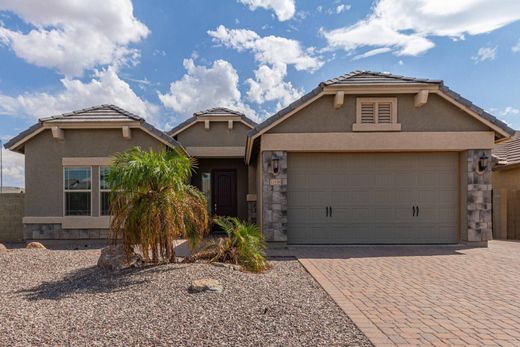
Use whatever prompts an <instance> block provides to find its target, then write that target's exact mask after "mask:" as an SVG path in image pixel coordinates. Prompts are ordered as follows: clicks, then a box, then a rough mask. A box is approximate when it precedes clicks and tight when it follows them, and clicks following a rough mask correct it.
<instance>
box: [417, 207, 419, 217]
mask: <svg viewBox="0 0 520 347" xmlns="http://www.w3.org/2000/svg"><path fill="white" fill-rule="evenodd" d="M417 217H419V205H417Z"/></svg>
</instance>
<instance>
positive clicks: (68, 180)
mask: <svg viewBox="0 0 520 347" xmlns="http://www.w3.org/2000/svg"><path fill="white" fill-rule="evenodd" d="M91 171H92V170H91V168H90V167H65V168H64V173H63V179H64V182H63V183H64V190H65V204H64V205H65V211H64V212H65V215H66V216H90V215H91V193H92V191H91V189H92V185H91V177H92V172H91Z"/></svg>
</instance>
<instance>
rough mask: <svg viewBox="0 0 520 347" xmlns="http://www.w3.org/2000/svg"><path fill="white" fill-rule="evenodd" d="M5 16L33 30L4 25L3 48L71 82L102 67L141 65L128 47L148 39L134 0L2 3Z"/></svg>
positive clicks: (1, 28)
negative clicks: (134, 9)
mask: <svg viewBox="0 0 520 347" xmlns="http://www.w3.org/2000/svg"><path fill="white" fill-rule="evenodd" d="M0 11H7V12H11V13H14V14H16V15H17V16H19V17H20V18H21V19H22V20H23V21H24V22H26V23H28V24H29V25H30V26H31V29H30V31H28V32H22V31H17V30H13V29H9V28H7V27H5V26H4V25H2V24H1V23H0V44H2V43H3V44H4V45H7V46H8V47H10V48H11V49H12V50H13V52H14V53H15V54H16V55H17V56H18V57H20V58H22V59H24V60H25V61H27V62H28V63H30V64H34V65H37V66H42V67H47V68H51V69H55V70H57V71H59V72H60V73H62V74H64V75H66V76H68V77H75V76H80V75H82V73H83V71H84V70H85V69H89V68H93V67H96V66H98V65H113V66H114V65H119V64H134V63H136V61H137V59H138V58H139V51H138V50H137V49H135V48H130V47H129V45H130V44H132V43H136V42H139V41H140V40H142V39H143V38H145V37H146V36H147V35H148V34H149V30H148V28H147V27H146V26H145V25H144V24H143V23H141V22H140V21H139V20H137V19H136V18H135V17H134V15H133V7H132V3H131V1H130V0H90V1H61V0H47V1H40V0H27V1H18V0H0Z"/></svg>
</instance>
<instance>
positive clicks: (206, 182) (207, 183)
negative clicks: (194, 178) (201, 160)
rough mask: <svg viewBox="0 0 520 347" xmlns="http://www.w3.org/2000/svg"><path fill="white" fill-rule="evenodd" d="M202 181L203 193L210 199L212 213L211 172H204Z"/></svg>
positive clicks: (209, 208)
mask: <svg viewBox="0 0 520 347" xmlns="http://www.w3.org/2000/svg"><path fill="white" fill-rule="evenodd" d="M201 181H202V184H201V186H202V187H201V188H202V189H201V190H202V194H204V196H205V197H206V200H207V201H208V213H209V214H210V215H211V173H209V172H203V173H202V175H201Z"/></svg>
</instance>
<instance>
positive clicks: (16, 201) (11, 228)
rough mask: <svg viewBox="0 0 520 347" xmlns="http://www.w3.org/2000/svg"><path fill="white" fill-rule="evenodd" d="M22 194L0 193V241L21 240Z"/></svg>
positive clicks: (23, 195)
mask: <svg viewBox="0 0 520 347" xmlns="http://www.w3.org/2000/svg"><path fill="white" fill-rule="evenodd" d="M24 199H25V194H23V193H0V241H7V242H20V241H22V240H23V225H22V218H23V213H24Z"/></svg>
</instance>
